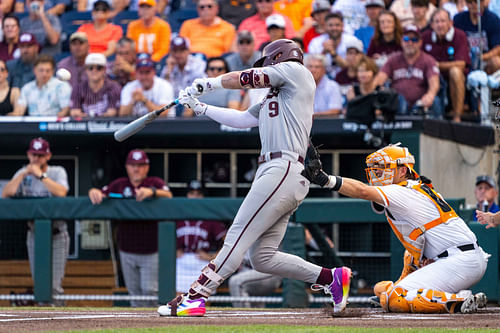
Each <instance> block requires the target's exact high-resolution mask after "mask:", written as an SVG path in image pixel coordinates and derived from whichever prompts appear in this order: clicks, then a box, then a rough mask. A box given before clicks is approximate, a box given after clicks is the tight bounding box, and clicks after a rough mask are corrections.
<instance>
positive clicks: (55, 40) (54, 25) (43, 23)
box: [20, 0, 62, 56]
mask: <svg viewBox="0 0 500 333" xmlns="http://www.w3.org/2000/svg"><path fill="white" fill-rule="evenodd" d="M31 3H32V4H37V3H38V6H33V5H30V7H29V15H28V16H26V17H23V18H22V19H21V22H20V24H21V31H22V32H28V33H31V34H33V35H34V36H35V37H36V40H37V41H38V43H40V46H41V48H42V52H43V53H47V54H50V55H52V56H55V55H57V54H59V53H60V52H61V30H62V28H61V21H60V20H59V18H58V17H57V16H55V15H52V14H49V13H47V12H46V11H45V8H44V1H43V0H37V1H33V2H31ZM36 7H38V8H36Z"/></svg>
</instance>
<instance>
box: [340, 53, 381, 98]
mask: <svg viewBox="0 0 500 333" xmlns="http://www.w3.org/2000/svg"><path fill="white" fill-rule="evenodd" d="M377 73H378V67H377V64H375V62H374V61H373V60H372V59H371V58H369V57H367V56H363V57H362V58H361V60H360V62H359V64H358V68H357V74H356V75H357V77H358V82H357V83H354V84H353V85H352V86H351V87H350V88H349V90H348V92H347V100H348V101H350V100H352V99H353V98H354V97H357V96H364V95H368V94H370V93H372V92H373V91H374V90H375V88H376V87H375V85H374V84H373V82H374V79H375V76H376V75H377Z"/></svg>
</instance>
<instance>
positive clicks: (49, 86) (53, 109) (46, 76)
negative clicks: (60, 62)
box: [14, 54, 71, 117]
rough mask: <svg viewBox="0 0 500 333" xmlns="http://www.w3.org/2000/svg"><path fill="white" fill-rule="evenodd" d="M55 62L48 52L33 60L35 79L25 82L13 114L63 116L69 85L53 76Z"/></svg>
mask: <svg viewBox="0 0 500 333" xmlns="http://www.w3.org/2000/svg"><path fill="white" fill-rule="evenodd" d="M55 68H56V62H55V61H54V58H52V56H50V55H48V54H41V55H40V56H39V57H38V58H37V59H36V61H35V64H34V67H33V72H34V73H35V80H33V81H30V82H28V83H26V84H25V85H24V86H23V87H22V89H21V95H20V97H19V100H18V101H17V106H16V108H15V109H14V115H16V116H24V115H25V113H26V111H28V114H27V115H28V116H57V117H65V116H67V115H68V113H69V107H70V104H71V86H70V85H69V84H68V83H67V82H63V81H59V80H58V79H56V78H55V77H54V72H55Z"/></svg>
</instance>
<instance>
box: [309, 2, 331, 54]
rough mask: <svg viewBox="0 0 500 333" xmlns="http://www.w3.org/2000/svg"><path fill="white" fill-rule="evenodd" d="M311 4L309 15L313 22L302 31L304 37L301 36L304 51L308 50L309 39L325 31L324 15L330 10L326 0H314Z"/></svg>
mask: <svg viewBox="0 0 500 333" xmlns="http://www.w3.org/2000/svg"><path fill="white" fill-rule="evenodd" d="M312 6H313V8H312V12H311V17H312V18H313V20H314V22H313V25H312V27H310V28H309V29H308V30H307V31H306V32H305V33H304V38H302V43H303V44H304V51H305V52H308V47H309V43H310V42H311V40H312V39H313V38H314V37H318V36H319V35H321V34H322V33H324V32H325V17H326V15H327V14H328V13H329V12H330V7H331V5H330V2H329V1H328V0H314V2H313V4H312Z"/></svg>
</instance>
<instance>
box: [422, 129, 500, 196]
mask: <svg viewBox="0 0 500 333" xmlns="http://www.w3.org/2000/svg"><path fill="white" fill-rule="evenodd" d="M495 141H496V142H497V143H498V142H499V140H498V131H496V140H495ZM496 149H498V148H497V146H496V145H493V146H488V147H483V148H476V147H472V146H467V145H463V144H458V143H455V142H452V141H448V140H443V139H439V138H435V137H430V136H427V135H424V134H422V135H421V136H420V170H417V172H418V171H420V173H421V174H423V175H424V176H427V177H429V178H430V179H432V183H433V184H434V186H435V187H436V189H437V191H438V192H439V193H441V194H442V195H443V196H444V197H445V198H446V197H448V198H458V197H461V198H465V199H466V204H467V205H475V204H476V199H475V197H474V186H475V184H474V182H475V179H476V176H478V175H481V174H488V175H490V176H493V177H494V179H495V180H498V174H497V172H496V171H497V166H498V156H499V154H498V153H494V152H493V151H494V150H496Z"/></svg>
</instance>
